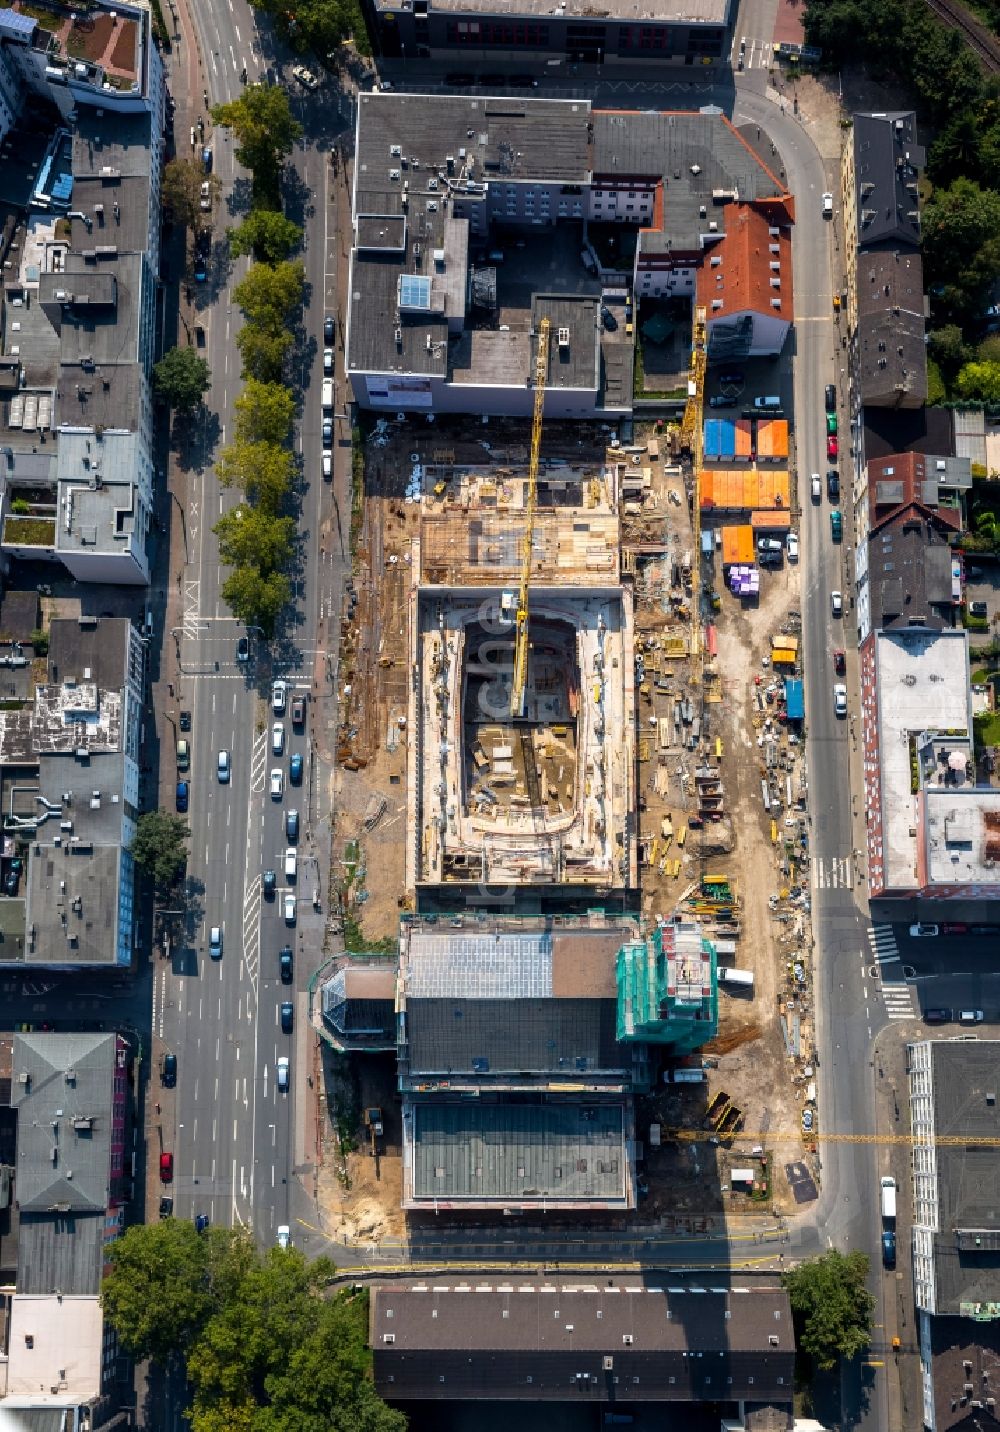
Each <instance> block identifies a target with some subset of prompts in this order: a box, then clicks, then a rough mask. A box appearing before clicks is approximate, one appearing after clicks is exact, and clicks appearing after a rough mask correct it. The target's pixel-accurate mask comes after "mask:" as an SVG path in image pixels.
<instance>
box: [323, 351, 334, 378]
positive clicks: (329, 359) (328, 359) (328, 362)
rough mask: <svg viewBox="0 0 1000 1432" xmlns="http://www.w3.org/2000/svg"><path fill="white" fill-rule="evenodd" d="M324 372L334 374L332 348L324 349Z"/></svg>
mask: <svg viewBox="0 0 1000 1432" xmlns="http://www.w3.org/2000/svg"><path fill="white" fill-rule="evenodd" d="M323 372H324V373H332V372H333V349H332V348H324V349H323Z"/></svg>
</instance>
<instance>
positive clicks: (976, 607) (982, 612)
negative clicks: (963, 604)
mask: <svg viewBox="0 0 1000 1432" xmlns="http://www.w3.org/2000/svg"><path fill="white" fill-rule="evenodd" d="M969 615H970V616H974V617H985V616H988V615H989V607H988V606H987V605H986V603H985V602H970V603H969Z"/></svg>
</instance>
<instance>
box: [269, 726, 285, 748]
mask: <svg viewBox="0 0 1000 1432" xmlns="http://www.w3.org/2000/svg"><path fill="white" fill-rule="evenodd" d="M284 750H285V723H284V721H275V723H274V725H273V726H272V727H271V751H272V753H273V754H274V755H275V756H280V755H282V754H283V753H284Z"/></svg>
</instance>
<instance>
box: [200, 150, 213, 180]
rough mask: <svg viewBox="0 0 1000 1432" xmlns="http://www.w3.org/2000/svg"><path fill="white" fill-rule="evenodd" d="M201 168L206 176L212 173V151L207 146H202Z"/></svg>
mask: <svg viewBox="0 0 1000 1432" xmlns="http://www.w3.org/2000/svg"><path fill="white" fill-rule="evenodd" d="M201 167H202V168H203V169H204V171H205V173H206V174H211V172H212V150H211V148H210V146H209V145H207V144H206V145H204V146H203V147H202V151H201Z"/></svg>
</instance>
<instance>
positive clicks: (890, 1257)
mask: <svg viewBox="0 0 1000 1432" xmlns="http://www.w3.org/2000/svg"><path fill="white" fill-rule="evenodd" d="M882 1266H883V1268H895V1266H896V1234H895V1231H894V1230H893V1229H892V1228H885V1229H883V1230H882Z"/></svg>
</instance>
